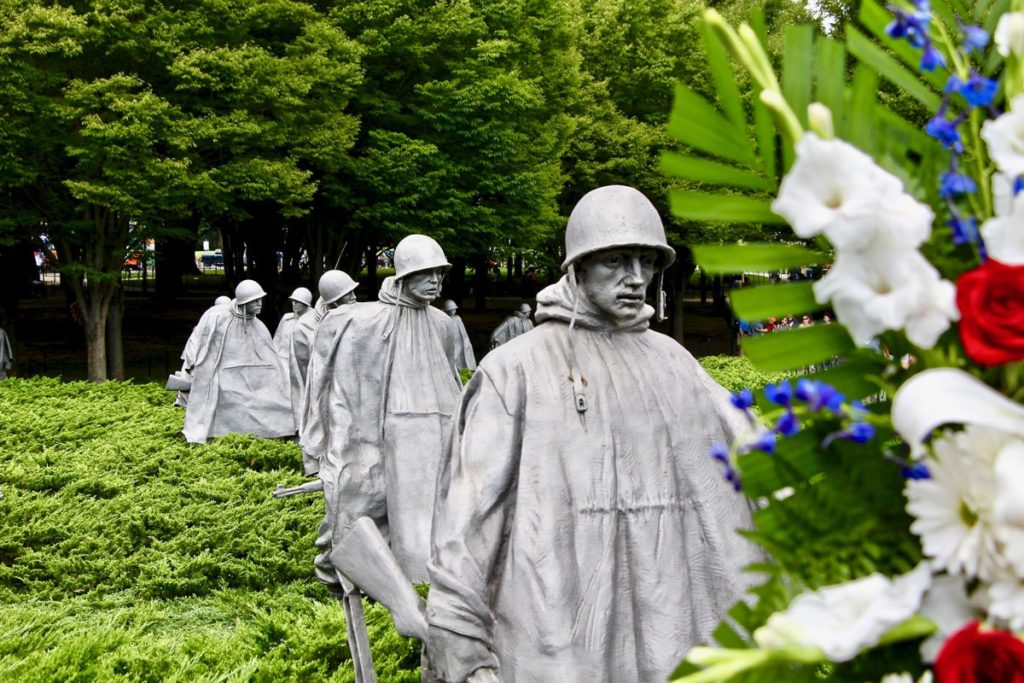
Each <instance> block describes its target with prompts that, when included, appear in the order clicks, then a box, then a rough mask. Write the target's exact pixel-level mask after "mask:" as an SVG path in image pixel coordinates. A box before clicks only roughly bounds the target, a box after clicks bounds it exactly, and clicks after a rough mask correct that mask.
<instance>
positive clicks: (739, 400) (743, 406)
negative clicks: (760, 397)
mask: <svg viewBox="0 0 1024 683" xmlns="http://www.w3.org/2000/svg"><path fill="white" fill-rule="evenodd" d="M731 400H732V404H733V405H734V406H736V407H737V408H739V409H740V410H747V409H749V408H750V407H751V406H752V405H754V392H753V391H751V390H750V389H743V390H742V391H740V392H738V393H735V394H733V395H732V397H731Z"/></svg>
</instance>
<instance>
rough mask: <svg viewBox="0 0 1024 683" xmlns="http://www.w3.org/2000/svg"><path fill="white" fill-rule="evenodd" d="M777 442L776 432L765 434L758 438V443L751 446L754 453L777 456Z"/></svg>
mask: <svg viewBox="0 0 1024 683" xmlns="http://www.w3.org/2000/svg"><path fill="white" fill-rule="evenodd" d="M776 441H777V439H776V436H775V432H765V433H764V434H762V435H761V437H760V438H758V440H757V441H755V442H753V443H752V444H750V450H752V451H764V452H765V453H768V454H769V455H774V454H775V442H776Z"/></svg>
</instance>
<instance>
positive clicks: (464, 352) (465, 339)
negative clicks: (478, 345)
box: [441, 299, 476, 370]
mask: <svg viewBox="0 0 1024 683" xmlns="http://www.w3.org/2000/svg"><path fill="white" fill-rule="evenodd" d="M441 310H443V311H444V312H445V313H447V314H448V317H449V318H451V321H452V322H451V325H452V330H453V333H452V334H453V336H454V338H455V367H457V368H458V369H459V370H476V356H475V355H474V354H473V344H472V343H470V341H469V334H468V333H467V332H466V326H465V325H464V324H463V323H462V318H460V317H459V313H458V311H459V307H458V306H457V305H455V302H454V301H452V300H451V299H445V300H444V303H443V304H441Z"/></svg>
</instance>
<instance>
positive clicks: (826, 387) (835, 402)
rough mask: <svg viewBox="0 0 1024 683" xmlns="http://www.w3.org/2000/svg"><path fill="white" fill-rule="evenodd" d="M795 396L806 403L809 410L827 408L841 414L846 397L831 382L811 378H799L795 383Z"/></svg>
mask: <svg viewBox="0 0 1024 683" xmlns="http://www.w3.org/2000/svg"><path fill="white" fill-rule="evenodd" d="M796 397H797V398H798V399H800V400H801V401H803V402H804V403H806V404H807V407H808V408H810V409H811V410H821V409H822V408H828V409H829V410H830V411H832V412H833V413H835V414H837V415H838V414H841V413H842V410H843V402H844V401H845V400H846V397H845V396H843V394H842V393H840V391H839V390H838V389H836V388H835V387H834V386H832V385H831V384H827V383H825V382H820V381H817V380H811V379H800V380H797V383H796Z"/></svg>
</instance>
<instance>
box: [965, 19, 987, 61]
mask: <svg viewBox="0 0 1024 683" xmlns="http://www.w3.org/2000/svg"><path fill="white" fill-rule="evenodd" d="M960 30H961V31H963V34H964V43H963V45H964V52H966V53H968V54H970V53H971V52H973V51H975V50H980V49H981V48H983V47H985V46H986V45H988V33H986V32H985V30H984V29H982V28H980V27H978V26H971V25H970V24H963V23H962V24H960Z"/></svg>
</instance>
